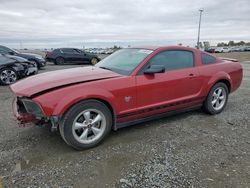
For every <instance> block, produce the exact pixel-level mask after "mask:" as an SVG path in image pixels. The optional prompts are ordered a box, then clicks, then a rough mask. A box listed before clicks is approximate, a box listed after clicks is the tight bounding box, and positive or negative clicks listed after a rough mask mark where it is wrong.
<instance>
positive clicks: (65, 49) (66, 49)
mask: <svg viewBox="0 0 250 188" xmlns="http://www.w3.org/2000/svg"><path fill="white" fill-rule="evenodd" d="M61 51H62V52H63V53H68V54H72V53H74V51H73V49H70V48H63V49H61Z"/></svg>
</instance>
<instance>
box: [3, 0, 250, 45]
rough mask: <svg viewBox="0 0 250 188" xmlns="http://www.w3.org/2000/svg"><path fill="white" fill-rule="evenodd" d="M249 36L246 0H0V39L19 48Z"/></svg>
mask: <svg viewBox="0 0 250 188" xmlns="http://www.w3.org/2000/svg"><path fill="white" fill-rule="evenodd" d="M200 8H204V10H205V11H204V14H203V17H202V25H201V40H202V41H204V40H208V41H211V42H212V43H215V42H218V41H228V40H235V41H238V40H245V41H250V0H206V1H204V0H192V1H187V0H175V1H173V0H41V1H40V0H39V1H38V0H0V44H4V45H8V46H11V47H15V48H19V47H20V43H21V44H22V46H23V47H27V48H50V47H66V46H72V47H73V46H74V47H80V46H83V45H85V46H86V47H91V46H109V45H114V44H118V45H128V44H131V45H141V44H156V45H157V44H166V45H167V44H178V43H180V42H181V43H183V44H185V45H194V44H195V43H196V41H197V28H198V20H199V11H198V10H199V9H200Z"/></svg>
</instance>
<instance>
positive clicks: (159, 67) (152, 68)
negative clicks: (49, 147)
mask: <svg viewBox="0 0 250 188" xmlns="http://www.w3.org/2000/svg"><path fill="white" fill-rule="evenodd" d="M164 72H165V67H164V66H163V65H151V66H150V67H149V68H148V69H147V70H145V71H144V74H155V73H164Z"/></svg>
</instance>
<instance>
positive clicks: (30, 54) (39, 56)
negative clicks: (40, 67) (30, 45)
mask: <svg viewBox="0 0 250 188" xmlns="http://www.w3.org/2000/svg"><path fill="white" fill-rule="evenodd" d="M21 54H23V55H27V56H34V57H38V58H41V57H42V56H41V55H38V54H33V53H21Z"/></svg>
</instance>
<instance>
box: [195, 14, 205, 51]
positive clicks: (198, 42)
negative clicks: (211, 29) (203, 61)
mask: <svg viewBox="0 0 250 188" xmlns="http://www.w3.org/2000/svg"><path fill="white" fill-rule="evenodd" d="M199 11H200V20H199V28H198V40H197V48H198V49H199V48H200V30H201V15H202V12H203V11H204V9H200V10H199Z"/></svg>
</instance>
